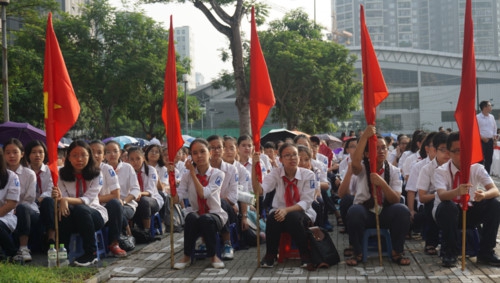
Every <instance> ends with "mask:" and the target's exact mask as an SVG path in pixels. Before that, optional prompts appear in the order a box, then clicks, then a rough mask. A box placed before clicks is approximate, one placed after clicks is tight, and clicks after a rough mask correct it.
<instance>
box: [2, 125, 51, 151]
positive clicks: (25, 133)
mask: <svg viewBox="0 0 500 283" xmlns="http://www.w3.org/2000/svg"><path fill="white" fill-rule="evenodd" d="M10 138H16V139H18V140H20V141H21V143H22V144H23V145H24V146H26V144H28V143H29V142H30V141H32V140H39V141H43V142H46V138H45V132H44V131H43V130H40V129H38V128H35V127H33V126H32V125H30V124H29V123H16V122H5V123H3V124H0V144H5V143H6V142H7V141H8V140H9V139H10Z"/></svg>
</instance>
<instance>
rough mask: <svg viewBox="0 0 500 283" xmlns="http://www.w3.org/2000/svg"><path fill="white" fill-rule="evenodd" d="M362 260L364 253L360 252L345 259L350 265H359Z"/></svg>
mask: <svg viewBox="0 0 500 283" xmlns="http://www.w3.org/2000/svg"><path fill="white" fill-rule="evenodd" d="M361 260H363V255H362V254H359V255H353V256H351V257H349V258H346V260H345V263H346V264H347V265H348V266H357V265H358V264H359V263H360V262H361Z"/></svg>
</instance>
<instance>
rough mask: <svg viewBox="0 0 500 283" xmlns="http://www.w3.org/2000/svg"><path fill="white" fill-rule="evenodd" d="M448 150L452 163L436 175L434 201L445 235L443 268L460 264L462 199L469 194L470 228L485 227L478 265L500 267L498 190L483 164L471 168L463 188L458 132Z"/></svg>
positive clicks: (468, 214)
mask: <svg viewBox="0 0 500 283" xmlns="http://www.w3.org/2000/svg"><path fill="white" fill-rule="evenodd" d="M446 147H447V148H448V152H449V154H450V160H449V161H448V162H447V163H445V164H443V165H442V166H440V167H439V168H438V169H436V171H435V173H434V181H435V183H434V186H435V187H436V192H437V196H438V197H436V198H435V201H434V207H437V209H436V211H435V218H436V222H437V224H438V227H439V228H440V229H441V231H442V243H441V251H442V252H443V253H444V255H443V266H445V267H452V266H455V264H456V262H457V255H458V247H457V241H458V235H459V233H458V232H457V229H458V228H459V227H462V225H461V223H462V212H461V207H460V205H459V204H460V198H461V197H463V195H465V194H467V193H469V194H470V200H469V208H468V210H467V212H466V214H467V224H468V225H472V226H474V225H478V224H483V229H482V233H481V242H480V244H479V254H478V256H477V261H478V262H481V263H486V264H489V265H493V266H500V258H499V257H498V256H497V255H496V254H495V250H494V248H495V246H496V236H497V233H498V226H499V223H500V213H498V212H499V211H500V202H499V201H498V199H497V197H498V196H499V195H500V194H499V191H498V188H497V187H496V186H495V183H494V182H493V180H492V179H491V177H490V175H488V172H486V170H485V169H484V166H483V165H481V164H473V165H471V167H470V177H469V182H468V183H465V184H461V183H460V150H461V148H460V135H459V133H458V132H453V133H451V134H450V135H449V137H448V140H447V143H446ZM462 150H467V149H462ZM478 185H481V186H482V187H484V190H482V189H478Z"/></svg>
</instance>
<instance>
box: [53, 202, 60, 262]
mask: <svg viewBox="0 0 500 283" xmlns="http://www.w3.org/2000/svg"><path fill="white" fill-rule="evenodd" d="M58 205H59V202H58V200H57V198H54V224H55V227H54V228H55V230H56V246H55V248H56V250H57V247H58V246H59V213H58V209H57V206H58ZM56 254H57V259H56V262H57V267H59V253H56Z"/></svg>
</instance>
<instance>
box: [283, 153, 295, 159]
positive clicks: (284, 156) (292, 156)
mask: <svg viewBox="0 0 500 283" xmlns="http://www.w3.org/2000/svg"><path fill="white" fill-rule="evenodd" d="M282 157H283V158H284V159H292V158H293V159H295V158H298V157H299V155H298V154H296V153H294V154H291V153H289V154H285V155H283V156H282Z"/></svg>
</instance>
